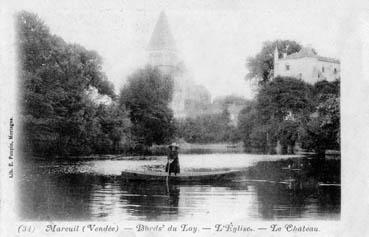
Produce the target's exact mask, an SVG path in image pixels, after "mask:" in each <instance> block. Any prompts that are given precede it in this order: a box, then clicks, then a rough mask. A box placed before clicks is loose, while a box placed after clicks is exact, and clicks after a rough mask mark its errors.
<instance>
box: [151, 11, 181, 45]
mask: <svg viewBox="0 0 369 237" xmlns="http://www.w3.org/2000/svg"><path fill="white" fill-rule="evenodd" d="M163 49H166V50H176V45H175V41H174V38H173V35H172V34H171V31H170V28H169V24H168V19H167V16H166V15H165V13H164V11H162V12H161V13H160V16H159V19H158V21H157V22H156V25H155V28H154V31H153V33H152V35H151V39H150V42H149V45H148V50H163Z"/></svg>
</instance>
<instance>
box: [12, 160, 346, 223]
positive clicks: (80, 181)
mask: <svg viewBox="0 0 369 237" xmlns="http://www.w3.org/2000/svg"><path fill="white" fill-rule="evenodd" d="M99 162H101V161H99ZM271 162H272V161H268V162H267V163H264V164H263V163H260V162H259V163H257V164H256V165H255V166H254V167H258V166H260V167H261V169H256V170H253V171H252V169H251V170H250V173H249V174H248V175H247V176H245V177H240V178H239V179H237V180H235V182H227V183H213V184H181V185H172V184H170V185H168V186H167V185H166V184H165V182H163V183H160V182H159V183H145V182H137V183H135V182H123V181H122V180H120V178H119V176H116V175H102V174H96V173H78V172H77V173H72V174H71V173H68V174H65V173H63V172H61V173H60V172H55V171H56V170H58V168H55V166H54V165H52V166H47V165H45V164H44V163H43V165H35V164H33V165H32V166H31V167H28V166H27V167H24V169H23V172H22V173H21V174H22V176H21V177H20V179H19V185H18V189H19V193H18V195H17V196H18V197H19V200H18V203H19V205H18V207H19V215H20V217H21V219H23V220H34V221H37V220H104V221H106V220H112V219H115V220H117V219H119V220H121V221H124V220H142V221H186V220H192V221H194V220H198V221H212V220H217V221H235V220H237V221H250V220H271V219H275V220H280V219H307V220H317V219H338V218H339V216H340V188H339V187H334V186H332V187H330V186H329V187H320V188H318V187H317V186H316V185H311V183H314V184H316V180H314V181H312V176H311V175H310V174H304V176H303V177H304V178H303V180H304V181H303V182H301V183H302V185H303V187H302V188H298V189H293V188H290V186H289V185H286V184H284V183H283V182H279V181H281V180H284V179H285V178H286V177H287V178H288V177H289V174H280V173H278V172H276V173H275V174H274V175H273V174H271V173H270V172H271V170H276V167H275V165H278V166H279V168H280V167H285V164H284V163H283V164H279V163H274V164H273V165H271ZM65 165H66V166H70V165H71V164H65ZM50 167H51V168H50ZM260 167H259V168H260ZM273 167H274V168H273ZM62 170H64V168H63V169H62ZM260 170H261V171H262V172H261V171H260ZM278 170H280V169H278ZM262 173H267V174H268V177H264V179H267V178H268V179H269V181H270V180H273V181H274V182H252V181H245V182H243V181H242V180H244V179H246V180H250V179H252V178H253V179H255V178H259V179H261V178H262V177H261V176H260V175H261V174H262ZM315 175H316V174H315ZM325 177H326V178H327V177H328V176H327V175H325ZM306 184H307V185H306Z"/></svg>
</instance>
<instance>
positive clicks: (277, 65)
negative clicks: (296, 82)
mask: <svg viewBox="0 0 369 237" xmlns="http://www.w3.org/2000/svg"><path fill="white" fill-rule="evenodd" d="M340 71H341V69H340V61H339V60H337V59H334V58H328V57H322V56H319V55H317V54H316V53H315V52H314V50H313V49H312V48H311V47H304V48H302V49H301V50H300V51H299V52H297V53H293V54H290V55H283V57H282V58H279V52H278V49H277V48H276V49H275V51H274V71H273V74H274V77H277V76H283V77H294V78H298V79H302V80H303V81H305V82H308V83H311V84H314V83H316V82H317V81H322V80H327V81H334V80H337V79H339V78H340Z"/></svg>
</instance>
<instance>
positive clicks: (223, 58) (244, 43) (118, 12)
mask: <svg viewBox="0 0 369 237" xmlns="http://www.w3.org/2000/svg"><path fill="white" fill-rule="evenodd" d="M348 2H349V1H344V0H325V1H317V0H308V1H306V0H299V1H293V0H281V1H273V0H270V1H269V0H255V1H253V0H250V1H241V0H212V1H210V0H203V1H198V0H183V1H182V0H181V1H180V0H165V1H164V0H163V1H152V0H151V1H150V0H132V1H130V0H125V1H122V0H121V1H112V0H111V1H100V0H85V1H72V0H63V1H50V0H43V1H39V0H33V1H26V0H24V1H15V2H14V3H13V4H11V3H9V5H8V7H9V8H11V10H20V9H23V10H28V11H31V12H34V13H36V14H38V15H39V17H40V18H42V19H43V20H44V22H45V23H46V24H47V25H48V26H49V27H50V30H51V32H52V33H53V34H57V35H59V36H61V37H62V38H64V40H66V41H67V42H70V43H78V44H80V45H82V46H84V47H85V48H87V49H89V50H95V51H97V52H98V53H99V54H100V55H101V56H102V58H103V60H104V64H103V70H104V71H105V73H106V74H107V76H108V78H109V80H110V81H112V82H113V84H114V85H115V89H116V91H117V92H118V91H119V89H120V88H121V87H122V86H123V85H124V83H125V82H126V79H127V76H128V75H130V74H131V73H132V72H133V71H134V70H136V69H137V68H140V67H143V66H144V65H145V64H146V62H147V57H146V55H147V54H146V47H147V44H148V42H149V39H150V37H151V33H152V31H153V29H154V26H155V23H156V20H157V18H158V17H159V14H160V12H161V11H162V10H164V11H165V13H166V15H167V17H168V21H169V25H170V28H171V31H172V34H173V36H174V39H175V41H176V45H177V47H178V51H179V55H180V58H182V59H183V60H184V63H185V65H186V67H187V68H188V69H189V71H190V73H191V74H192V75H193V79H194V81H195V82H196V83H198V84H201V85H203V86H205V87H206V88H207V89H208V90H209V91H210V93H211V94H212V96H213V98H214V97H216V96H224V95H228V94H236V95H240V96H243V97H245V98H251V97H252V96H253V90H252V86H251V84H250V83H249V82H247V81H246V80H245V79H244V78H245V75H246V74H247V72H248V71H247V68H246V66H245V63H246V59H247V58H248V57H252V56H254V55H255V54H257V53H258V52H259V51H260V50H261V47H262V44H263V42H264V41H268V40H269V41H272V40H276V39H289V40H295V41H297V42H298V43H300V44H302V45H308V44H310V45H311V46H312V47H313V48H315V49H316V50H317V52H318V54H320V55H322V56H327V57H334V58H338V59H340V55H341V53H342V45H343V43H344V42H343V41H344V39H343V38H344V37H342V35H343V34H344V33H345V32H342V27H341V26H342V24H344V23H345V19H347V17H348V14H350V12H351V11H349V10H348V9H349V8H350V5H348V4H349V3H348Z"/></svg>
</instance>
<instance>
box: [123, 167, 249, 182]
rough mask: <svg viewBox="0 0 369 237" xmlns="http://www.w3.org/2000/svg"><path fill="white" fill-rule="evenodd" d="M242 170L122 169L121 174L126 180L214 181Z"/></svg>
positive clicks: (224, 178) (232, 175) (239, 172)
mask: <svg viewBox="0 0 369 237" xmlns="http://www.w3.org/2000/svg"><path fill="white" fill-rule="evenodd" d="M242 172H243V171H241V170H228V171H211V172H184V173H180V174H177V175H174V174H171V175H170V176H168V173H166V172H159V171H122V174H121V176H122V179H123V180H126V181H145V182H146V181H166V179H167V177H168V180H169V181H170V182H214V181H219V180H229V179H232V178H234V177H235V176H237V175H240V174H241V173H242Z"/></svg>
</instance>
